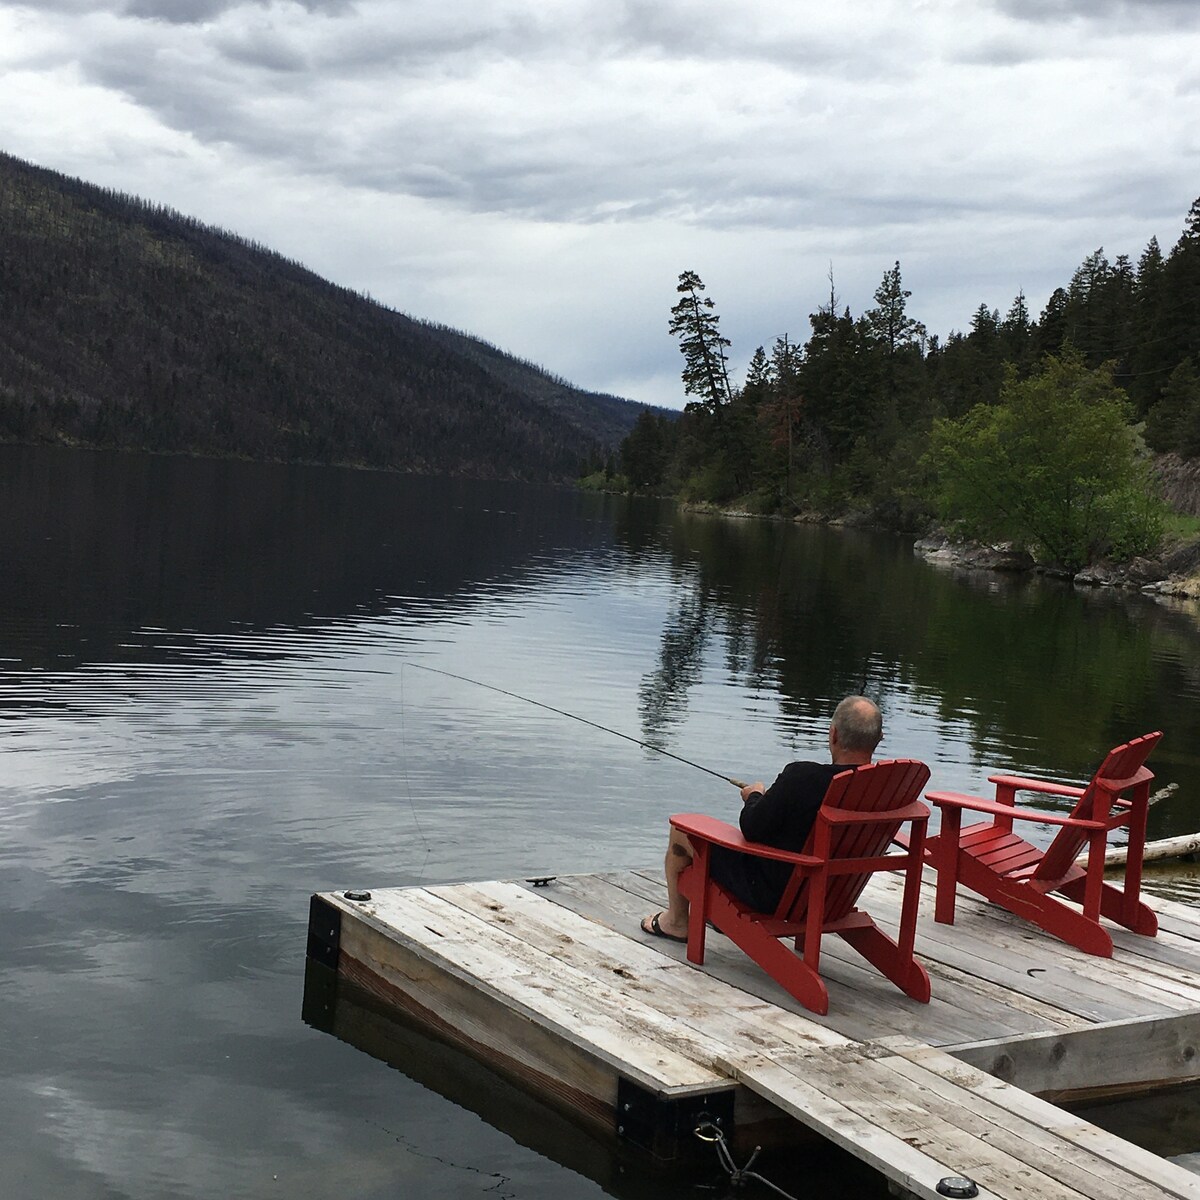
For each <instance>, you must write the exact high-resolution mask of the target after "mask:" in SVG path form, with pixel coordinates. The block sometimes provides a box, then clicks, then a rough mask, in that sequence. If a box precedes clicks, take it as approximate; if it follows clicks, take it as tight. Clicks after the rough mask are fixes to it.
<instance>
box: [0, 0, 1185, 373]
mask: <svg viewBox="0 0 1200 1200" xmlns="http://www.w3.org/2000/svg"><path fill="white" fill-rule="evenodd" d="M1190 3H1191V0H1189V4H1188V5H1187V6H1184V5H1181V4H1178V3H1174V2H1172V0H1159V2H1158V3H1148V4H1141V5H1137V6H1133V5H1130V4H1126V3H1122V2H1119V0H1095V2H1091V0H1087V2H1085V0H1059V2H1057V3H1034V2H1033V0H976V2H975V3H974V4H971V3H965V4H964V3H954V4H949V3H942V2H941V0H932V2H931V3H928V4H923V5H920V6H916V7H915V8H914V7H913V6H912V5H911V4H908V3H904V2H903V0H874V3H873V4H872V5H871V6H870V8H869V15H864V14H863V13H860V14H858V15H856V16H851V15H847V13H846V12H845V11H843V9H842V8H841V7H839V6H834V5H829V6H823V7H814V6H793V7H790V8H789V7H781V6H779V5H778V4H777V3H769V2H767V0H747V2H746V3H745V4H743V5H739V6H737V8H736V10H735V9H733V8H731V7H728V6H725V7H722V6H707V7H703V8H697V7H696V5H695V4H694V3H691V2H690V0H576V3H574V4H572V5H569V6H560V5H544V4H538V3H536V2H535V0H492V2H491V3H489V4H487V5H474V6H467V5H461V6H446V5H435V4H432V3H430V2H429V0H356V3H354V4H349V3H344V2H328V3H318V2H316V0H313V2H311V3H307V4H287V3H278V2H277V3H274V4H271V3H266V2H260V0H243V2H241V3H234V2H232V0H178V2H170V3H169V2H168V0H125V2H119V0H111V2H110V3H109V4H108V5H105V6H103V9H101V6H99V5H97V4H96V3H89V2H88V0H49V3H48V4H47V5H45V6H43V8H42V9H40V10H39V12H40V13H42V14H43V15H41V16H36V17H34V18H32V20H34V21H35V22H36V23H37V29H38V36H37V37H35V38H30V39H28V40H27V41H18V42H16V43H15V48H13V47H3V48H0V65H4V66H8V65H11V66H14V67H19V68H21V70H19V71H7V72H0V135H3V131H4V130H5V129H8V131H9V132H8V134H7V135H6V136H7V137H8V139H9V141H8V145H7V147H6V148H10V149H12V150H14V151H15V152H17V153H20V154H23V155H24V156H27V157H31V158H34V159H35V160H39V161H44V162H46V163H47V165H59V164H62V165H63V166H64V167H65V168H66V169H69V170H71V171H72V173H78V174H83V175H85V176H87V177H91V178H97V179H98V180H99V181H101V182H105V183H109V184H113V185H115V186H118V187H120V188H122V189H123V190H127V191H134V192H141V193H143V194H148V195H150V196H151V197H152V198H155V199H159V198H161V199H164V200H165V201H167V202H169V203H174V204H175V205H176V206H177V207H184V208H187V209H188V210H189V211H198V215H208V216H209V217H210V219H216V220H217V221H218V222H219V223H221V224H224V225H225V226H227V227H232V228H237V229H240V230H243V231H245V232H247V233H248V234H251V235H253V236H257V237H260V238H263V239H264V240H267V241H269V242H271V243H272V244H275V245H278V246H280V248H281V249H283V250H284V251H285V252H286V253H288V254H290V255H292V256H294V257H299V258H301V259H302V260H303V261H307V262H310V263H311V264H312V265H314V266H316V267H317V268H318V269H321V270H322V271H323V272H324V273H326V274H329V275H332V276H333V277H334V278H337V279H339V281H341V282H346V283H348V284H350V285H351V286H358V287H362V288H365V289H368V290H370V291H371V292H372V293H373V294H375V295H378V296H383V297H385V298H388V297H391V298H392V299H393V302H395V303H397V304H398V305H399V306H400V307H409V308H412V309H413V310H414V311H418V312H420V313H421V314H422V315H429V316H431V317H434V318H436V319H439V320H447V321H448V322H450V323H457V324H462V325H467V326H469V327H472V328H475V329H477V331H478V332H480V333H481V334H483V335H484V336H487V337H489V338H491V339H492V340H494V341H498V342H500V343H501V344H505V345H510V346H512V348H514V349H515V350H517V351H518V352H520V353H523V354H526V355H529V356H532V357H534V358H537V359H539V361H548V359H549V356H548V355H547V354H545V353H543V352H542V351H541V350H539V349H538V347H537V345H536V344H533V345H531V344H529V343H528V342H524V341H521V340H520V339H521V338H523V337H525V336H532V337H534V339H535V341H536V337H537V336H540V335H541V334H542V333H543V332H544V331H545V330H546V329H547V328H549V322H548V321H547V319H546V318H545V315H544V313H542V311H541V307H542V306H543V305H544V304H545V303H547V299H546V297H547V294H548V293H549V292H550V291H553V294H554V299H553V301H552V303H553V304H554V305H555V311H556V321H558V325H557V329H558V337H557V346H558V347H560V348H561V346H562V345H564V344H566V343H568V342H571V341H572V340H573V335H572V334H571V332H570V329H569V313H570V312H571V311H575V310H574V309H572V308H570V307H569V306H570V305H574V304H576V303H577V301H575V300H573V299H570V298H569V297H570V296H571V293H572V292H573V291H578V288H577V286H576V285H575V283H574V282H573V281H574V280H576V279H577V278H578V277H580V275H586V274H589V273H595V272H597V271H599V272H600V273H602V274H604V275H605V276H606V277H609V276H610V275H611V271H612V264H613V263H614V262H618V261H619V262H620V263H621V264H622V268H621V270H622V275H621V278H622V279H623V280H624V285H623V286H624V287H625V288H626V289H627V291H629V292H637V293H638V294H639V295H640V294H641V293H643V292H645V291H646V290H647V289H653V288H655V287H657V286H658V283H660V282H662V280H663V279H665V280H666V283H667V284H668V285H670V284H671V282H672V281H673V278H674V275H675V274H677V273H678V270H679V269H681V265H693V266H695V267H696V268H697V269H699V270H701V274H704V275H706V278H707V273H706V271H705V270H704V265H705V258H706V257H707V258H708V259H709V261H711V262H712V263H713V264H715V265H714V267H713V270H714V271H715V272H724V273H725V274H726V276H727V278H728V279H729V280H730V281H731V283H732V284H733V285H734V287H733V289H731V290H733V291H734V293H735V298H736V302H737V304H738V306H739V307H740V309H741V311H742V312H744V313H746V314H752V315H753V318H754V319H756V320H757V319H765V318H764V316H763V314H764V313H766V312H767V310H768V309H770V308H771V307H772V306H774V307H776V308H778V307H780V306H782V305H783V304H785V303H786V304H788V305H792V306H793V307H794V308H798V309H799V311H800V312H801V313H803V312H806V311H808V310H809V309H811V308H815V306H816V304H817V303H819V302H820V299H821V293H822V292H823V289H824V284H823V283H822V280H823V278H824V272H825V269H826V266H827V263H828V260H829V258H831V257H833V258H835V259H836V260H837V262H838V264H839V278H842V277H843V276H844V277H845V281H846V283H845V290H846V293H847V302H849V303H852V304H854V305H859V304H860V303H861V302H863V301H865V302H866V303H869V301H870V293H871V290H872V289H873V288H874V286H875V285H876V284H877V283H878V280H879V275H880V273H881V272H882V270H883V269H884V268H885V267H887V266H888V265H889V264H890V262H891V261H893V260H894V259H895V258H896V257H900V258H902V259H904V260H905V261H906V265H907V262H908V260H910V259H911V261H912V269H913V271H914V282H916V281H917V275H916V272H918V271H923V272H924V273H925V287H926V289H927V290H928V291H929V292H931V293H935V294H938V295H940V296H943V297H944V305H945V308H946V310H947V311H949V310H950V309H951V308H952V307H953V306H952V303H951V298H952V297H953V296H957V295H958V294H959V293H964V294H965V295H966V297H967V301H966V302H964V305H963V306H962V307H960V308H959V309H958V310H957V311H955V312H954V313H953V315H952V318H951V320H952V321H953V323H955V324H957V325H959V326H961V325H962V324H963V323H965V322H966V321H967V320H969V315H970V313H971V312H972V311H973V310H974V308H975V307H976V306H977V305H978V303H979V302H980V300H981V299H983V300H985V301H986V302H988V303H989V304H990V305H992V306H1004V305H1006V304H1007V303H1008V301H1009V299H1010V298H1011V296H1012V295H1013V294H1015V292H1016V291H1017V289H1018V288H1019V287H1021V286H1024V287H1026V290H1027V292H1028V293H1029V294H1030V303H1031V305H1034V306H1036V305H1038V304H1040V303H1041V302H1043V301H1044V297H1038V296H1037V295H1036V294H1035V291H1036V286H1037V283H1038V281H1040V280H1043V279H1049V278H1051V277H1054V278H1055V282H1056V283H1058V282H1063V281H1064V279H1065V278H1067V277H1069V273H1070V271H1071V270H1072V269H1073V268H1074V266H1076V265H1077V264H1078V262H1079V261H1080V259H1081V258H1082V257H1083V255H1084V254H1086V253H1087V252H1089V251H1090V250H1091V249H1094V248H1095V246H1096V245H1097V244H1100V243H1105V244H1110V248H1111V247H1116V249H1115V250H1112V252H1113V253H1117V252H1120V251H1122V250H1123V251H1126V252H1129V253H1132V254H1135V255H1136V254H1137V253H1138V252H1139V251H1140V249H1141V247H1142V246H1143V245H1144V243H1145V241H1146V240H1147V239H1148V237H1149V236H1150V234H1151V233H1157V234H1158V235H1159V237H1160V240H1164V241H1166V240H1173V238H1174V236H1175V235H1176V234H1177V232H1178V228H1179V222H1180V220H1181V217H1182V214H1183V213H1184V212H1185V211H1186V208H1187V204H1188V203H1189V202H1190V200H1191V198H1192V197H1191V192H1192V191H1193V190H1194V187H1195V185H1194V179H1195V177H1196V174H1197V171H1196V166H1197V158H1198V157H1200V145H1198V144H1197V142H1196V138H1195V134H1194V133H1193V132H1192V130H1193V129H1195V128H1196V127H1197V119H1198V118H1200V113H1198V112H1197V111H1196V100H1195V97H1196V96H1197V95H1198V94H1200V92H1198V91H1197V78H1198V77H1197V75H1196V69H1195V67H1194V65H1193V64H1194V63H1195V62H1196V61H1198V60H1200V53H1198V51H1200V41H1198V39H1197V36H1196V35H1195V34H1194V33H1188V34H1184V33H1182V32H1181V30H1182V26H1179V25H1178V24H1177V18H1178V15H1179V14H1180V13H1181V12H1183V11H1185V8H1186V9H1187V11H1190ZM1135 8H1136V12H1135ZM22 11H23V13H28V12H29V11H31V10H28V9H24V10H22ZM5 12H6V5H5V0H0V22H2V21H3V20H4V15H5ZM47 12H48V13H49V14H50V15H45V14H46V13H47ZM967 18H969V19H967ZM29 19H30V18H27V17H25V16H23V17H22V21H23V22H26V23H28V20H29ZM1127 35H1130V36H1127ZM31 80H32V81H35V82H30V81H31ZM14 81H20V82H14ZM37 81H44V82H37ZM6 88H7V89H8V90H7V91H6V90H5V89H6ZM6 110H7V111H10V112H14V113H15V112H18V111H24V112H29V113H31V114H36V119H34V117H33V116H31V117H30V118H29V119H26V120H25V121H23V122H22V123H20V124H17V123H14V121H12V120H9V121H8V122H7V123H6V121H5V118H4V111H6ZM83 113H86V114H87V120H86V121H84V120H83V118H82V117H81V114H83ZM0 144H3V143H2V142H0ZM239 176H240V180H241V182H240V183H239V184H237V187H241V188H242V189H243V190H242V191H241V192H239V191H238V190H237V187H235V186H232V185H231V183H230V181H231V180H233V179H235V178H238V177H239ZM238 196H242V197H243V198H244V199H243V201H242V202H241V207H238V206H237V200H236V197H238ZM197 206H199V207H198V208H197ZM350 213H354V214H357V215H355V216H353V217H352V216H350V215H349V214H350ZM318 214H319V215H318ZM1126 239H1128V240H1126ZM380 240H386V241H389V242H390V244H391V246H392V249H391V251H390V257H384V258H381V256H380V254H379V251H378V245H377V243H378V242H379V241H380ZM1022 246H1024V247H1026V248H1025V249H1023V250H1022V249H1021V247H1022ZM548 247H552V248H553V250H551V249H547V248H548ZM335 248H336V249H335ZM572 254H573V255H575V257H574V258H572ZM988 256H993V258H991V259H989V257H988ZM997 258H998V260H999V261H1000V262H1001V263H1002V268H998V267H997V266H996V259H997ZM676 259H681V260H682V263H680V262H677V261H676ZM784 261H787V262H788V263H789V264H790V265H789V266H788V267H787V269H786V270H785V269H784V268H783V266H782V265H780V266H779V269H778V271H777V274H776V275H771V276H770V278H771V280H772V282H771V283H770V286H767V284H766V283H765V282H764V267H763V263H764V262H770V263H780V264H782V263H783V262H784ZM1022 263H1024V264H1025V265H1024V266H1022V265H1021V264H1022ZM567 264H569V266H568V265H567ZM1001 269H1002V272H1003V273H1004V275H1005V278H1004V279H1003V280H1000V281H998V282H996V284H995V294H991V293H992V291H993V287H992V284H991V283H990V282H989V279H988V278H985V274H986V272H988V271H996V270H1001ZM768 274H769V272H768ZM514 275H519V276H521V277H522V278H524V279H526V281H527V282H526V285H525V286H528V287H529V288H530V289H531V291H530V293H529V294H528V295H527V296H521V297H518V291H519V285H517V284H515V283H513V282H512V279H513V277H514ZM560 275H561V278H560ZM743 276H744V277H745V283H744V285H743V286H742V288H741V292H740V294H737V292H736V286H737V283H738V281H739V280H741V279H742V278H743ZM799 277H804V278H810V280H811V283H810V286H811V291H812V295H811V296H810V298H809V299H808V300H795V299H794V298H789V299H788V300H787V301H786V302H785V301H783V300H781V299H780V295H781V293H782V292H784V291H787V292H788V295H789V297H791V296H792V293H793V292H794V290H795V288H796V286H797V284H796V280H797V278H799ZM714 278H715V276H714ZM501 284H502V285H503V286H504V287H505V289H506V293H507V294H508V295H509V296H510V301H511V302H510V303H509V304H508V305H507V306H506V309H505V311H506V313H509V314H511V316H507V317H502V316H500V315H498V310H497V308H496V306H494V305H488V306H482V307H480V306H477V305H476V302H475V299H474V297H475V296H477V295H482V294H487V293H489V292H490V291H493V290H494V288H495V287H496V286H498V285H501ZM859 285H861V288H860V286H859ZM859 290H861V291H862V292H863V294H862V295H861V296H860V295H858V291H859ZM665 299H666V301H667V302H668V304H669V301H670V299H671V292H670V286H667V287H666V292H665ZM564 304H565V305H567V306H568V307H565V308H564V307H563V305H564ZM618 306H619V307H620V308H621V309H622V313H621V315H620V316H617V315H610V314H606V313H604V312H601V311H590V310H589V311H588V313H587V316H586V319H585V320H584V324H585V325H586V326H587V327H588V328H595V329H598V330H599V329H602V328H604V329H606V333H605V334H604V335H602V336H601V338H600V340H601V342H602V343H603V344H604V345H605V346H611V345H612V344H614V342H620V343H621V344H622V345H625V346H627V347H628V354H629V362H630V363H635V362H636V363H637V364H638V367H637V368H636V369H638V370H641V369H642V366H643V364H645V363H646V362H648V361H650V360H651V359H652V358H653V356H654V353H655V351H654V350H653V349H652V347H653V346H657V345H661V344H662V339H663V335H662V331H661V328H659V326H661V321H660V320H659V319H658V317H659V316H661V313H659V312H658V309H657V308H655V309H654V314H651V315H650V316H648V317H647V318H646V319H647V321H648V324H652V325H653V326H654V328H653V329H652V330H648V331H645V332H644V331H641V330H638V331H631V330H629V329H622V330H621V332H620V333H619V334H618V333H616V332H615V330H614V329H613V328H611V327H612V326H613V324H614V323H620V322H621V321H625V322H626V323H628V322H629V321H630V320H631V319H632V318H631V315H630V314H631V313H632V312H633V311H634V310H635V309H637V310H638V311H640V307H639V305H636V304H634V303H632V302H630V301H629V300H628V299H627V298H625V299H622V300H620V301H619V302H618ZM655 314H657V315H655ZM921 317H922V319H923V320H926V322H927V323H928V324H929V325H930V327H931V328H938V327H939V318H938V316H937V314H935V313H930V312H922V313H921ZM477 318H478V321H477ZM505 321H508V322H509V323H508V324H505V323H504V322H505ZM483 322H490V323H491V324H487V323H483ZM729 323H730V324H731V325H732V323H733V319H732V315H731V317H730V318H729ZM787 323H788V324H789V325H790V326H791V328H792V330H793V331H795V330H796V322H795V321H794V320H792V321H789V322H787ZM534 327H536V329H537V330H538V333H536V334H528V330H529V329H530V328H534ZM941 327H943V328H944V322H943V324H942V326H941ZM801 332H802V331H801ZM771 335H772V334H771V331H769V330H768V331H764V332H760V333H758V334H757V335H751V336H757V338H758V340H762V339H763V338H764V337H769V336H771ZM670 349H671V347H670V346H669V344H667V345H665V346H664V347H663V352H664V353H665V352H669V351H670ZM559 352H561V350H560V351H559ZM571 353H572V354H573V355H574V356H575V357H576V358H577V359H578V360H579V361H580V362H586V363H588V364H594V363H595V362H599V361H605V362H606V363H607V364H608V366H607V369H608V370H609V371H610V376H611V377H615V378H628V377H629V375H630V374H631V373H632V372H633V370H634V369H635V368H633V367H630V368H629V370H625V369H624V368H622V367H621V366H620V365H619V364H616V365H614V364H612V363H611V352H610V351H608V350H607V349H606V350H605V351H603V352H597V351H596V349H595V348H594V347H589V346H588V345H586V344H584V343H583V342H581V343H580V345H579V348H578V350H575V349H574V348H572V350H571ZM551 365H555V366H556V367H558V368H559V369H563V370H569V367H570V364H569V363H567V364H561V366H560V364H558V363H556V362H551ZM671 366H672V367H673V366H674V363H673V361H672V363H671ZM669 373H671V372H668V374H669ZM650 374H653V375H654V377H655V378H658V377H659V376H660V375H661V374H662V372H661V371H658V372H651V373H650ZM583 381H584V382H589V381H588V380H587V379H584V380H583ZM597 382H599V381H597Z"/></svg>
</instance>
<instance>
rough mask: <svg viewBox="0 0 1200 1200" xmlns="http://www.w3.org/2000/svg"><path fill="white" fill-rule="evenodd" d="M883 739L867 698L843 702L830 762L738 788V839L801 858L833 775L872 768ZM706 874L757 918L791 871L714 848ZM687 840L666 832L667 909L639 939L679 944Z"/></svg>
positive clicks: (683, 928) (791, 766) (684, 918)
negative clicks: (768, 782) (768, 783)
mask: <svg viewBox="0 0 1200 1200" xmlns="http://www.w3.org/2000/svg"><path fill="white" fill-rule="evenodd" d="M882 737H883V717H882V715H881V714H880V712H879V709H878V708H877V707H876V706H875V704H873V703H872V702H871V701H870V700H868V699H867V698H866V696H847V697H846V698H845V699H844V700H843V701H842V702H841V703H840V704H839V705H838V706H837V708H835V709H834V711H833V720H832V722H831V723H830V726H829V756H830V758H831V760H832V761H831V762H829V763H817V762H793V763H788V765H787V766H786V767H784V769H783V771H782V772H781V773H780V775H779V778H778V779H776V780H775V782H774V783H773V784H771V786H770V787H769V788H764V787H763V785H762V784H761V783H750V784H747V785H746V786H745V787H744V788H742V815H741V820H740V822H739V823H740V825H741V829H742V836H743V837H745V838H746V839H747V840H748V841H751V842H762V843H763V844H765V845H768V846H775V847H776V848H778V849H781V850H792V851H795V852H797V853H799V852H801V851H803V849H804V843H805V842H806V841H807V840H808V833H809V830H810V829H811V828H812V825H813V822H814V821H815V820H816V819H817V810H818V809H819V808H820V807H821V801H822V800H823V799H824V798H825V792H826V790H827V789H828V787H829V783H830V781H831V780H832V779H833V777H834V776H835V775H839V774H841V772H843V771H852V770H853V769H854V768H855V767H861V766H864V765H865V764H867V763H869V762H870V761H871V756H872V755H873V754H874V753H875V747H876V746H878V745H879V741H880V739H881V738H882ZM710 855H711V857H710V860H709V874H710V876H711V878H712V879H714V880H715V881H716V882H717V883H719V884H720V885H721V886H722V887H724V888H726V889H727V890H728V891H730V892H732V893H733V894H734V895H735V896H736V897H737V898H738V899H739V900H741V901H742V903H744V904H748V905H750V907H752V908H754V909H755V910H756V911H758V912H773V911H774V910H775V907H776V906H777V905H778V903H779V901H780V899H781V898H782V896H783V890H784V888H785V887H786V886H787V882H788V878H789V877H790V875H791V870H792V869H791V866H790V865H789V864H787V863H782V862H771V861H769V860H767V859H762V858H755V857H753V856H752V855H749V854H743V853H741V852H740V851H738V850H727V849H725V848H724V847H723V846H713V847H712V850H711V851H710ZM692 857H693V850H692V845H691V843H690V842H689V841H688V839H687V835H686V834H683V833H680V832H679V830H677V829H672V830H671V839H670V842H669V843H668V845H667V857H666V862H665V864H664V868H663V869H664V871H665V873H666V876H667V900H668V903H667V907H666V908H665V909H664V910H663V911H662V912H659V913H654V914H653V915H652V916H648V917H645V918H644V919H643V920H642V932H643V933H649V934H653V935H654V936H656V937H664V938H668V939H670V940H671V941H674V942H686V941H687V930H688V902H687V900H686V898H685V897H684V896H682V895H681V894H680V891H679V876H680V875H681V874H682V873H683V871H684V869H685V868H686V867H687V866H688V865H689V864H690V863H691V861H692Z"/></svg>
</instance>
